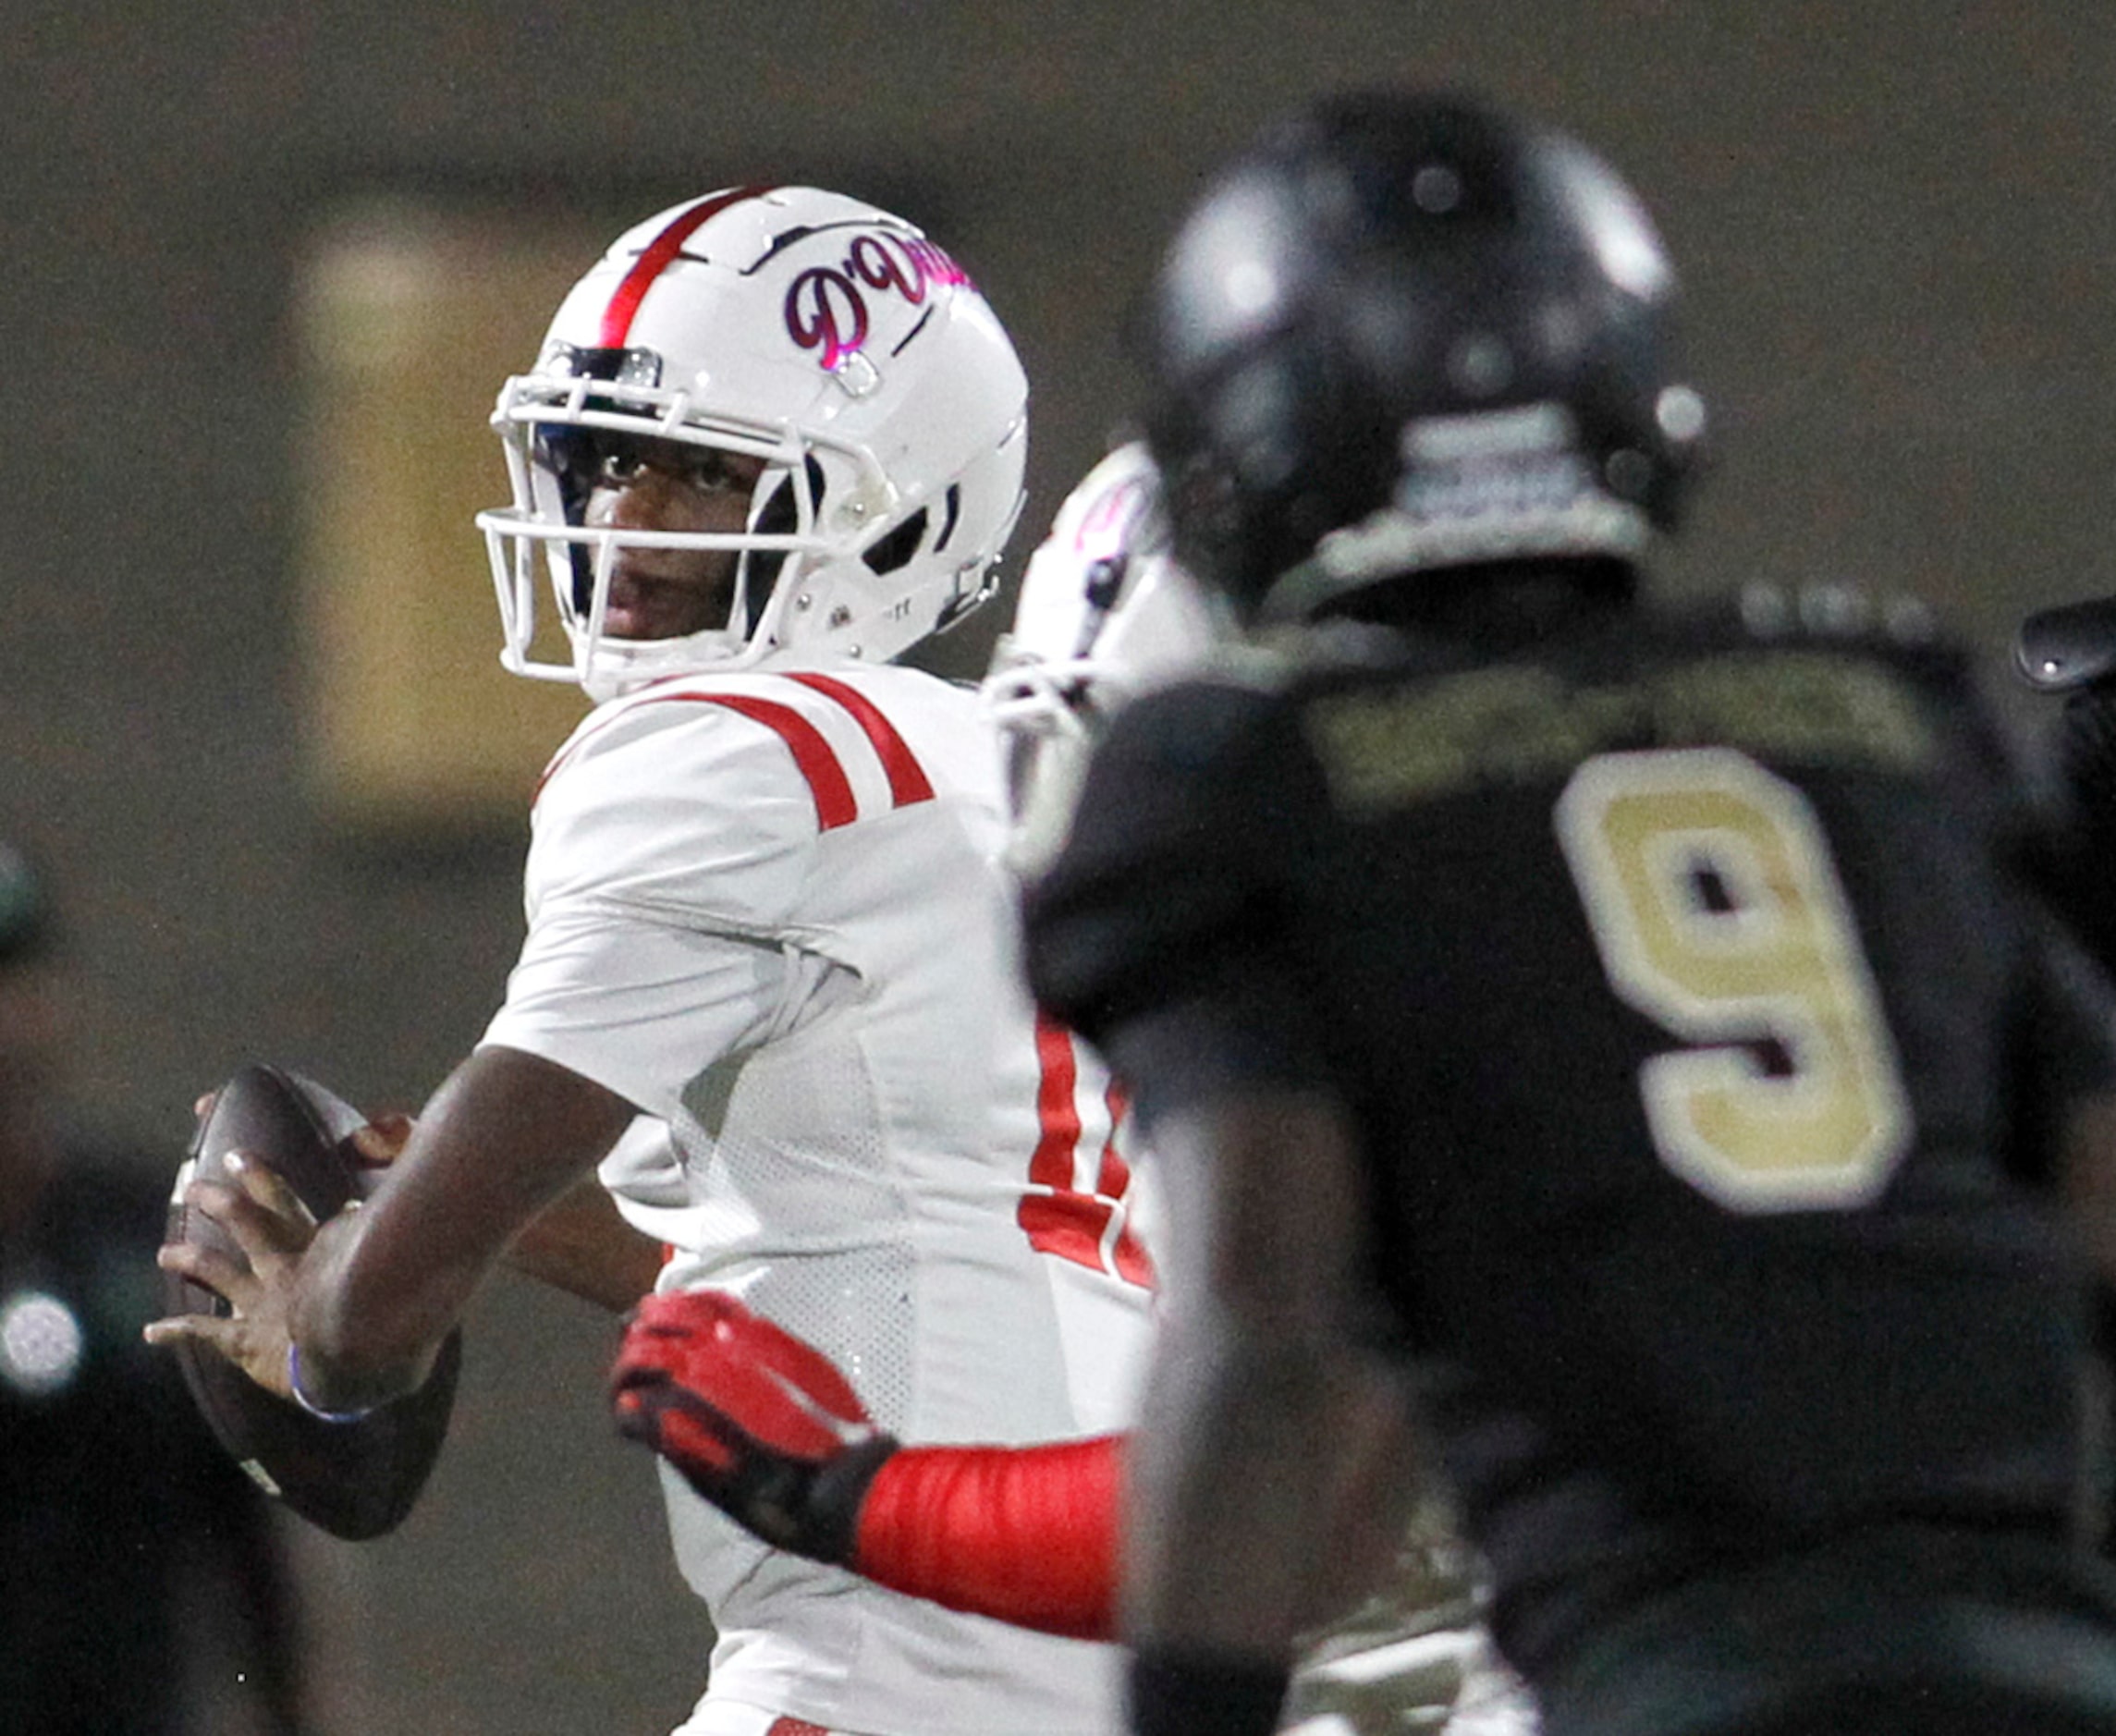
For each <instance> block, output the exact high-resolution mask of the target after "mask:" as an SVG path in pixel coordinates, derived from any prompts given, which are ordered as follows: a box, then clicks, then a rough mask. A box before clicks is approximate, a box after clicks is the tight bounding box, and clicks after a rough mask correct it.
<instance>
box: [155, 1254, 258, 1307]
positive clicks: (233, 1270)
mask: <svg viewBox="0 0 2116 1736" xmlns="http://www.w3.org/2000/svg"><path fill="white" fill-rule="evenodd" d="M154 1264H155V1265H158V1266H160V1267H161V1268H162V1270H163V1271H165V1272H173V1273H175V1274H176V1275H177V1277H178V1278H189V1279H190V1281H191V1282H192V1283H194V1284H196V1285H198V1286H199V1287H200V1288H201V1289H202V1290H211V1291H213V1293H214V1295H215V1296H218V1297H219V1298H220V1299H221V1300H222V1301H223V1302H226V1303H227V1305H228V1306H229V1307H231V1308H237V1309H239V1308H241V1307H242V1306H243V1304H244V1303H245V1302H247V1301H248V1300H249V1298H250V1295H251V1292H252V1291H254V1290H255V1289H256V1287H257V1277H256V1274H255V1273H253V1272H252V1271H251V1269H250V1267H249V1266H247V1265H244V1264H243V1263H242V1262H241V1261H239V1260H236V1259H232V1258H230V1257H229V1256H228V1255H227V1254H226V1253H222V1252H221V1251H220V1250H219V1249H217V1248H202V1247H201V1246H199V1245H198V1243H196V1242H192V1241H166V1242H164V1243H163V1244H162V1245H161V1247H159V1248H157V1249H156V1250H155V1251H154ZM181 1317H182V1318H184V1319H186V1320H190V1319H197V1318H204V1317H206V1316H201V1315H192V1314H185V1315H183V1316H181Z"/></svg>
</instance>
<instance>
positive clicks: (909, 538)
mask: <svg viewBox="0 0 2116 1736" xmlns="http://www.w3.org/2000/svg"><path fill="white" fill-rule="evenodd" d="M925 526H926V510H925V508H924V507H920V508H919V509H918V510H917V511H916V512H914V513H912V514H911V517H910V518H908V519H906V520H904V521H903V522H902V523H901V524H899V525H898V526H897V528H896V529H895V530H893V531H891V532H888V533H887V535H886V536H880V537H876V538H875V541H874V542H872V543H870V544H868V545H867V547H866V548H865V549H864V550H863V551H862V553H861V556H860V558H861V559H862V560H863V561H865V562H866V563H867V570H868V571H869V572H872V573H877V574H878V573H887V572H895V571H896V570H897V568H899V567H901V566H903V565H904V564H905V563H906V562H908V561H909V560H910V559H911V556H913V555H916V554H917V553H918V549H919V540H920V539H921V538H922V537H923V536H924V535H925Z"/></svg>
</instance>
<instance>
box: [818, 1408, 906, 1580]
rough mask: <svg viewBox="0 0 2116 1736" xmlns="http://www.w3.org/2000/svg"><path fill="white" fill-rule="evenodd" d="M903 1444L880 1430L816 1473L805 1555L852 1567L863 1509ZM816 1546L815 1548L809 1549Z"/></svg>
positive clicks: (842, 1453)
mask: <svg viewBox="0 0 2116 1736" xmlns="http://www.w3.org/2000/svg"><path fill="white" fill-rule="evenodd" d="M900 1444H901V1443H900V1442H899V1441H898V1439H897V1437H896V1436H894V1435H888V1434H884V1433H882V1432H881V1431H880V1430H876V1431H875V1434H874V1436H872V1437H871V1438H869V1439H867V1440H863V1441H862V1442H861V1443H860V1444H859V1445H858V1446H857V1447H851V1448H848V1449H846V1450H845V1451H844V1452H841V1453H839V1454H838V1456H837V1457H836V1458H834V1459H832V1460H831V1461H829V1462H828V1463H827V1464H826V1465H825V1466H823V1468H822V1469H821V1470H819V1471H818V1472H817V1473H815V1481H814V1482H813V1484H811V1485H809V1491H808V1500H807V1503H806V1505H807V1509H808V1514H807V1519H808V1522H807V1524H806V1525H804V1526H803V1527H802V1529H803V1531H804V1532H805V1533H806V1535H805V1536H804V1538H803V1540H802V1541H803V1545H804V1547H803V1549H802V1553H803V1554H811V1555H813V1556H814V1557H815V1559H817V1560H819V1561H828V1562H831V1563H833V1564H834V1565H837V1566H839V1567H843V1566H848V1565H850V1562H851V1560H852V1558H853V1552H854V1550H855V1549H856V1547H858V1543H859V1535H860V1509H861V1508H862V1505H864V1504H865V1502H866V1499H867V1491H868V1489H869V1488H871V1487H872V1486H873V1485H874V1482H875V1476H876V1475H877V1474H878V1473H880V1471H881V1469H882V1467H883V1466H884V1465H885V1464H887V1462H888V1461H890V1460H891V1459H893V1458H894V1457H895V1456H896V1453H897V1449H898V1448H899V1445H900ZM811 1544H813V1547H805V1546H807V1545H811Z"/></svg>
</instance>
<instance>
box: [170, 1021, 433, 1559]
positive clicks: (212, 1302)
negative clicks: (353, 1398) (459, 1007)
mask: <svg viewBox="0 0 2116 1736" xmlns="http://www.w3.org/2000/svg"><path fill="white" fill-rule="evenodd" d="M366 1119H367V1118H366V1117H364V1116H363V1115H361V1113H360V1111H359V1110H357V1109H355V1108H353V1107H352V1106H350V1105H349V1104H347V1103H345V1102H343V1101H341V1100H340V1099H339V1098H337V1097H336V1096H334V1095H333V1094H331V1093H330V1092H328V1091H325V1090H324V1088H323V1087H322V1086H321V1085H319V1084H317V1083H316V1082H314V1081H313V1080H310V1079H305V1078H303V1077H302V1076H301V1075H300V1074H298V1073H292V1072H288V1071H286V1070H283V1069H281V1068H276V1067H269V1066H265V1065H263V1064H259V1063H252V1064H251V1065H249V1066H245V1067H243V1068H240V1069H239V1070H237V1072H236V1073H235V1075H234V1076H233V1077H232V1078H230V1079H229V1080H228V1081H227V1082H226V1084H224V1085H222V1086H221V1088H220V1089H219V1091H218V1092H217V1093H216V1094H214V1103H213V1106H212V1108H211V1109H210V1110H209V1111H208V1112H207V1114H206V1116H205V1117H204V1119H202V1120H201V1121H200V1123H199V1129H198V1133H197V1136H196V1137H195V1138H194V1139H193V1141H192V1143H191V1149H190V1155H188V1156H187V1157H186V1158H185V1160H184V1164H183V1167H182V1168H180V1169H179V1170H178V1171H177V1185H176V1191H175V1193H174V1195H173V1196H172V1198H171V1200H170V1202H169V1223H168V1230H167V1236H166V1239H167V1240H168V1241H173V1242H175V1241H185V1242H190V1243H192V1244H193V1245H195V1246H199V1247H209V1248H214V1249H217V1250H219V1251H220V1252H222V1253H226V1254H227V1255H229V1256H230V1257H231V1258H233V1259H235V1260H238V1261H240V1260H241V1259H242V1258H243V1255H242V1253H241V1250H240V1249H239V1248H238V1247H236V1245H235V1243H234V1240H233V1239H232V1238H231V1237H230V1236H229V1235H228V1234H227V1232H226V1230H224V1229H221V1227H220V1226H219V1225H218V1224H216V1223H214V1221H213V1220H212V1219H211V1218H209V1217H207V1216H205V1215H204V1214H203V1213H202V1212H194V1211H191V1210H190V1209H189V1208H188V1207H187V1206H186V1205H185V1204H184V1191H185V1189H186V1188H187V1187H188V1186H189V1185H190V1182H191V1181H192V1180H193V1179H194V1178H195V1179H198V1180H214V1181H225V1180H227V1179H228V1178H227V1173H226V1168H224V1161H223V1160H224V1159H225V1158H226V1155H227V1154H228V1153H229V1152H231V1151H239V1152H243V1153H245V1154H246V1155H250V1156H252V1157H255V1158H257V1159H259V1160H261V1161H262V1162H263V1163H264V1164H266V1165H267V1166H268V1167H270V1168H272V1169H274V1170H275V1171H277V1172H278V1173H279V1175H281V1176H282V1177H284V1178H285V1179H286V1180H287V1184H288V1185H289V1186H290V1187H291V1188H292V1189H293V1190H294V1192H296V1193H297V1194H298V1195H299V1196H300V1200H301V1203H302V1204H304V1205H306V1206H307V1207H308V1208H309V1210H310V1212H311V1213H312V1215H313V1216H315V1219H316V1221H317V1222H318V1223H322V1222H323V1221H324V1219H326V1218H328V1217H332V1216H336V1214H337V1213H338V1212H340V1211H342V1210H344V1209H345V1206H346V1204H347V1203H348V1202H349V1201H350V1200H352V1199H354V1198H355V1197H356V1196H357V1195H360V1194H361V1193H363V1192H367V1191H368V1189H369V1188H370V1187H371V1186H372V1185H373V1180H375V1179H376V1178H377V1177H379V1175H380V1174H382V1173H384V1172H382V1171H378V1170H373V1169H367V1168H363V1167H362V1166H361V1165H360V1164H358V1163H357V1162H355V1161H354V1159H353V1156H352V1155H351V1151H350V1148H349V1146H348V1144H347V1143H346V1142H347V1140H348V1139H349V1136H350V1135H351V1133H352V1131H353V1130H354V1129H356V1128H358V1127H360V1126H361V1124H362V1123H363V1122H364V1121H365V1120H366ZM163 1283H164V1291H165V1307H166V1309H167V1311H168V1312H169V1313H170V1314H221V1315H226V1314H228V1313H229V1312H230V1310H229V1308H228V1305H227V1303H226V1302H224V1301H223V1300H222V1299H221V1298H220V1297H219V1296H217V1295H215V1294H214V1292H213V1291H212V1290H206V1289H204V1288H202V1287H201V1286H200V1285H197V1284H194V1283H191V1282H190V1280H189V1279H186V1278H179V1277H177V1275H176V1274H174V1273H170V1274H166V1275H165V1278H164V1280H163ZM176 1354H177V1362H178V1363H180V1364H181V1365H182V1368H183V1371H184V1379H185V1382H186V1384H187V1385H188V1386H189V1387H190V1391H191V1397H192V1398H193V1399H194V1400H197V1402H198V1407H199V1410H200V1411H201V1412H202V1413H203V1415H204V1417H205V1419H206V1422H207V1424H208V1425H209V1426H210V1427H211V1428H212V1429H213V1432H214V1436H216V1437H217V1438H218V1439H219V1441H220V1443H221V1445H222V1446H223V1447H225V1448H226V1449H227V1450H228V1451H229V1452H230V1453H232V1454H233V1455H234V1456H235V1459H236V1461H238V1462H239V1464H240V1465H241V1466H242V1468H243V1469H244V1470H245V1471H246V1472H248V1473H250V1475H251V1478H252V1479H254V1480H255V1481H256V1482H257V1484H258V1485H260V1486H261V1487H263V1489H265V1490H266V1491H267V1492H268V1493H270V1494H272V1495H275V1496H276V1497H278V1498H279V1499H281V1500H283V1501H284V1502H286V1504H287V1506H288V1507H290V1508H292V1509H293V1510H294V1511H295V1512H297V1513H299V1514H300V1515H301V1517H302V1518H304V1519H306V1520H309V1521H310V1522H312V1523H314V1524H317V1525H320V1526H322V1527H323V1529H324V1530H325V1531H327V1532H329V1533H331V1534H332V1535H334V1536H338V1537H345V1538H349V1539H352V1540H354V1541H359V1540H361V1539H364V1538H368V1537H378V1536H380V1535H382V1534H383V1533H385V1532H386V1531H390V1530H392V1529H394V1528H395V1527H396V1526H397V1525H398V1524H399V1523H401V1522H403V1520H404V1517H405V1515H406V1514H408V1513H409V1512H410V1510H411V1507H412V1503H413V1502H414V1501H416V1500H417V1499H418V1497H419V1492H420V1490H421V1489H422V1488H423V1487H424V1486H425V1484H426V1478H427V1475H428V1473H431V1472H432V1470H433V1468H434V1460H435V1458H436V1457H437V1456H438V1455H439V1453H440V1450H441V1442H442V1439H443V1438H444V1436H446V1434H447V1429H448V1415H449V1412H450V1411H451V1410H452V1408H453V1407H454V1404H455V1396H456V1377H457V1375H458V1373H459V1369H460V1367H461V1363H462V1334H461V1331H460V1329H459V1330H457V1331H456V1332H453V1333H451V1334H450V1335H449V1337H448V1339H447V1342H446V1344H445V1345H444V1346H443V1347H442V1350H441V1355H440V1358H439V1360H438V1361H437V1362H436V1363H434V1372H433V1373H432V1374H431V1375H429V1376H428V1377H427V1379H426V1382H425V1384H424V1385H423V1386H422V1387H421V1388H419V1390H418V1391H416V1392H413V1393H410V1394H408V1395H407V1396H405V1397H404V1398H401V1399H398V1400H393V1401H392V1402H390V1403H388V1404H385V1405H383V1406H381V1407H380V1408H379V1409H377V1410H374V1411H372V1412H368V1413H367V1414H366V1415H364V1416H362V1417H361V1418H360V1419H359V1420H357V1421H354V1422H348V1423H333V1422H327V1421H325V1420H324V1418H322V1417H318V1416H313V1415H311V1414H310V1413H309V1412H306V1411H303V1410H302V1409H301V1408H300V1406H299V1405H297V1404H294V1403H293V1402H292V1401H290V1400H286V1399H282V1398H280V1397H279V1396H278V1395H277V1394H276V1393H274V1392H269V1391H267V1390H266V1389H265V1388H263V1387H260V1386H259V1385H257V1384H256V1382H254V1381H252V1380H251V1378H250V1377H249V1376H248V1375H245V1374H243V1373H242V1372H241V1371H240V1370H239V1369H238V1368H237V1367H236V1366H235V1365H234V1364H233V1363H229V1362H227V1361H226V1359H225V1358H223V1357H221V1356H218V1355H216V1354H214V1351H210V1350H206V1349H204V1348H202V1347H201V1346H198V1345H195V1344H191V1343H190V1342H181V1343H178V1344H177V1346H176Z"/></svg>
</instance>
